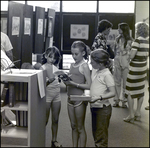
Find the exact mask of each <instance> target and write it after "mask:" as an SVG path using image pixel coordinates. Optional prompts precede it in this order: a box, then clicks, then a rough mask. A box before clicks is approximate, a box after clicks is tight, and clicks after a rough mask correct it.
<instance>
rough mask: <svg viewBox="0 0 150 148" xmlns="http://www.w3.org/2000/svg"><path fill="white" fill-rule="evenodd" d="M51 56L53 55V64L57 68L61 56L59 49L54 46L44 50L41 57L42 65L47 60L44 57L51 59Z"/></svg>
mask: <svg viewBox="0 0 150 148" xmlns="http://www.w3.org/2000/svg"><path fill="white" fill-rule="evenodd" d="M52 55H54V59H56V60H55V62H54V63H53V64H54V65H55V66H58V64H59V62H60V59H61V54H60V51H59V49H58V48H57V47H55V46H52V47H48V48H47V49H46V51H45V52H44V53H43V55H42V64H45V63H46V62H47V59H46V58H45V56H48V57H51V56H52Z"/></svg>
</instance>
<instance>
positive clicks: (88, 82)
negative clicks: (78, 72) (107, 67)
mask: <svg viewBox="0 0 150 148" xmlns="http://www.w3.org/2000/svg"><path fill="white" fill-rule="evenodd" d="M83 71H84V76H85V79H86V83H85V84H78V83H76V82H73V81H64V83H65V84H66V85H72V86H75V87H78V88H81V89H90V86H91V83H92V80H91V75H90V69H89V66H88V65H87V64H84V66H83Z"/></svg>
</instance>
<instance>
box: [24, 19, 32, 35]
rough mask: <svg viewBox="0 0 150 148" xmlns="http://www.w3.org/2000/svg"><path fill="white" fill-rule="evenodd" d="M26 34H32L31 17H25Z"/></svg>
mask: <svg viewBox="0 0 150 148" xmlns="http://www.w3.org/2000/svg"><path fill="white" fill-rule="evenodd" d="M24 34H26V35H30V34H31V18H24Z"/></svg>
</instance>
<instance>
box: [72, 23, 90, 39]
mask: <svg viewBox="0 0 150 148" xmlns="http://www.w3.org/2000/svg"><path fill="white" fill-rule="evenodd" d="M70 38H71V39H85V40H88V38H89V25H75V24H71V26H70Z"/></svg>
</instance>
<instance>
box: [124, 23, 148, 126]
mask: <svg viewBox="0 0 150 148" xmlns="http://www.w3.org/2000/svg"><path fill="white" fill-rule="evenodd" d="M135 32H136V39H135V41H134V42H133V43H132V48H131V51H130V64H129V73H128V75H127V80H126V90H125V97H126V98H127V100H128V106H129V115H128V117H126V118H124V119H123V120H124V121H125V122H132V123H133V122H134V120H140V118H141V113H140V110H141V106H142V103H143V98H144V91H145V89H144V88H145V82H146V76H147V72H146V70H147V57H148V55H149V42H148V40H147V37H148V36H149V25H148V24H146V23H144V22H138V23H136V24H135ZM134 99H137V108H136V110H135V113H134Z"/></svg>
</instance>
